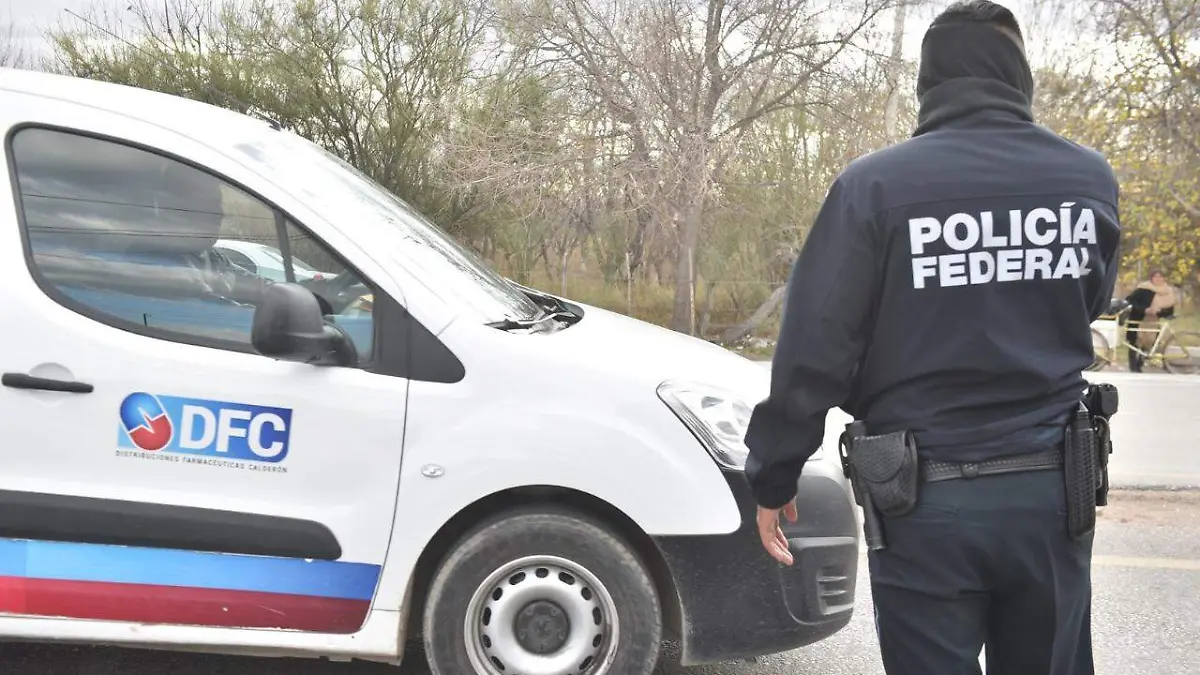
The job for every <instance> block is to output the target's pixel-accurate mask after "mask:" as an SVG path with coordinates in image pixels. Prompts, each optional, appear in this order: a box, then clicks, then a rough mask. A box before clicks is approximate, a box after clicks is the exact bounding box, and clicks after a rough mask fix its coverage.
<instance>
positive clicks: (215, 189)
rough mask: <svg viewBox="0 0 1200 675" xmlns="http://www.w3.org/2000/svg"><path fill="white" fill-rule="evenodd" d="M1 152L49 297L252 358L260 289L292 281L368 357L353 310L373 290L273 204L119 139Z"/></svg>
mask: <svg viewBox="0 0 1200 675" xmlns="http://www.w3.org/2000/svg"><path fill="white" fill-rule="evenodd" d="M11 144H12V147H11V153H12V156H13V163H14V165H15V168H16V175H17V182H18V186H19V191H20V203H21V209H22V216H23V218H22V225H23V227H24V229H25V238H26V242H27V244H26V245H27V246H28V250H29V254H30V258H31V264H32V268H33V273H34V275H35V277H36V278H37V279H38V282H39V284H40V285H41V287H42V288H43V289H44V290H45V291H46V292H47V294H49V295H50V296H52V297H53V298H54V299H55V300H56V301H58V302H60V303H62V304H63V305H65V306H67V307H69V308H71V309H72V310H74V311H77V312H79V313H80V314H83V315H85V316H88V317H90V318H92V319H95V320H97V321H102V322H104V323H107V324H110V325H113V326H116V327H118V328H122V329H124V330H128V331H132V332H137V333H142V334H145V335H149V336H152V337H156V338H160V339H166V340H173V341H176V342H182V343H187V344H195V345H203V346H209V347H217V348H222V349H229V350H233V351H243V352H253V347H251V345H250V329H251V325H252V322H253V317H254V308H255V306H256V305H257V303H258V301H259V299H260V298H261V297H262V293H263V291H264V289H265V288H266V287H267V286H269V285H271V284H273V283H280V282H288V281H291V282H294V283H298V284H300V285H303V286H306V287H308V288H310V289H311V290H312V291H313V292H314V293H315V294H316V295H317V296H318V300H319V301H320V303H321V305H322V307H323V308H324V310H325V312H326V313H327V314H328V315H330V316H329V318H330V319H331V320H333V321H334V322H336V323H338V324H339V325H341V326H343V327H344V328H346V330H347V331H348V332H349V333H350V335H351V336H352V338H353V339H354V340H355V343H356V347H357V348H358V352H359V356H360V359H361V364H362V365H366V364H367V363H368V362H370V360H371V347H372V343H373V340H372V338H373V335H374V325H375V322H374V319H373V316H372V314H371V311H370V303H369V302H366V301H364V302H360V299H361V298H367V299H368V300H369V298H370V297H371V295H372V292H371V290H370V288H369V287H368V285H367V284H366V283H365V282H364V281H363V280H362V279H361V278H359V277H358V276H356V275H355V274H354V273H353V272H352V271H351V270H350V269H349V268H348V266H347V265H346V264H345V263H343V262H342V260H341V259H340V258H338V257H337V256H336V255H335V254H334V253H333V252H332V251H330V250H329V249H328V247H326V246H325V245H324V244H323V243H321V242H319V241H317V240H316V239H315V238H314V237H313V236H312V235H311V234H309V233H308V232H307V231H305V230H304V229H303V228H302V227H301V226H300V225H299V224H297V223H295V222H292V221H290V220H288V219H285V218H284V217H283V215H282V214H280V213H279V212H278V211H277V210H275V209H274V208H272V207H271V206H269V205H267V204H265V203H263V202H262V201H261V200H259V199H257V198H256V197H254V196H252V195H250V194H248V193H246V192H245V191H243V190H241V189H240V188H238V187H235V186H234V185H232V184H231V183H229V182H227V181H224V180H221V179H219V178H217V177H215V176H214V175H212V174H210V173H208V172H206V171H202V170H200V169H197V168H194V167H192V166H191V165H188V164H185V163H183V162H181V161H178V160H175V159H171V158H168V157H165V156H163V155H159V154H157V153H154V152H150V151H148V150H143V149H139V148H135V147H132V146H129V145H125V144H122V143H118V142H115V141H110V140H103V139H99V138H92V137H90V136H85V135H81V134H75V133H70V132H64V131H57V130H50V129H42V128H34V127H30V128H25V129H21V130H20V131H18V132H17V133H16V134H14V135H13V137H12V141H11ZM364 306H365V308H366V309H364Z"/></svg>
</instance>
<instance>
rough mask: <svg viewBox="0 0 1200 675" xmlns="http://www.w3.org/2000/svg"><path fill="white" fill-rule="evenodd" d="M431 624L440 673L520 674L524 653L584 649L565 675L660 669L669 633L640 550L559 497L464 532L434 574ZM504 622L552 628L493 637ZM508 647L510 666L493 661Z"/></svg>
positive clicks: (429, 646) (430, 645) (427, 635)
mask: <svg viewBox="0 0 1200 675" xmlns="http://www.w3.org/2000/svg"><path fill="white" fill-rule="evenodd" d="M523 559H526V562H524V563H521V564H520V565H519V567H514V564H517V563H519V562H520V561H522V560H523ZM522 570H524V574H522ZM563 572H565V576H564V574H563ZM588 575H590V576H591V577H592V578H593V580H594V581H597V582H599V583H598V584H595V586H596V588H591V587H592V586H593V583H592V582H591V581H589V580H588V579H587V578H586V577H587V576H588ZM489 577H491V578H492V580H489ZM514 581H515V583H514ZM485 585H486V588H494V589H496V590H494V591H493V592H492V593H490V594H488V593H487V592H486V588H485ZM505 590H510V593H509V594H508V596H507V597H508V598H511V601H510V600H506V599H505V596H504V591H505ZM477 591H478V593H477ZM548 600H552V601H553V604H548V603H547V602H546V601H548ZM531 602H535V603H536V604H530V603H531ZM504 603H508V604H504ZM523 610H524V611H523ZM609 613H612V614H615V616H616V619H617V620H616V622H615V631H614V626H613V624H612V622H611V620H610V619H609V618H608V616H607V614H609ZM469 614H471V615H474V618H469V617H468V615H469ZM492 616H497V617H498V618H499V617H508V616H516V617H517V618H516V619H515V620H513V621H511V622H510V621H505V620H499V621H497V622H496V623H489V622H490V619H491V617H492ZM551 616H552V617H554V618H549V617H551ZM567 617H574V620H568V619H567ZM580 617H585V618H590V619H592V620H587V621H581V620H580ZM599 617H603V619H599ZM596 620H599V621H600V622H599V624H597V623H595V622H596ZM534 621H536V622H539V623H537V624H536V625H537V628H534V624H533V623H531V622H534ZM422 624H423V625H422V633H423V641H424V645H425V654H426V658H427V659H428V661H429V668H430V671H431V672H432V673H433V675H471V674H476V675H495V673H500V672H503V673H520V672H522V671H521V670H520V666H521V663H522V660H523V659H528V658H537V657H536V656H535V654H537V653H556V652H557V653H562V654H563V658H564V660H566V659H567V658H568V657H567V656H566V654H567V653H570V654H572V655H573V658H579V657H580V656H581V655H582V656H583V657H584V658H583V659H582V660H581V661H580V662H579V663H572V665H571V666H570V667H564V668H563V669H562V671H561V673H562V675H604V674H607V675H651V673H652V672H653V670H654V667H655V665H656V663H657V661H658V655H659V649H660V645H661V640H662V612H661V609H660V603H659V598H658V593H657V592H656V591H655V587H654V583H653V581H651V578H650V574H649V572H648V571H647V570H646V567H645V565H644V564H643V563H642V562H641V560H640V559H639V558H638V556H637V554H636V553H634V551H633V549H632V548H631V547H630V546H629V545H628V544H626V543H625V542H624V541H623V540H622V539H621V537H620V536H619V535H617V534H616V533H614V532H613V531H612V530H610V529H609V528H607V527H605V526H604V525H602V524H600V523H597V522H595V521H593V520H592V519H590V518H588V517H586V516H584V515H582V514H580V513H578V512H576V511H573V510H568V509H566V508H562V507H557V506H542V507H537V508H529V507H525V508H521V509H514V510H512V511H508V512H505V513H502V514H499V515H497V516H495V517H493V518H491V519H489V520H487V521H485V522H484V523H482V524H480V525H479V526H477V527H476V528H474V529H473V530H471V531H470V532H468V533H466V534H465V535H463V537H462V538H461V539H460V540H459V541H458V542H457V543H456V545H455V546H454V548H453V549H451V551H450V553H449V556H448V557H447V558H445V559H444V561H443V562H442V564H441V566H440V568H439V569H438V571H437V573H436V574H435V576H434V578H433V583H432V584H431V585H430V589H429V596H428V599H427V600H426V603H425V612H424V617H423V621H422ZM468 624H470V625H471V626H472V628H471V629H468ZM505 625H508V626H517V625H524V626H525V627H527V628H529V629H530V630H528V631H527V632H526V636H529V635H532V634H533V633H534V631H535V630H540V629H544V628H547V627H550V628H551V630H550V634H549V635H545V634H543V635H541V637H540V640H541V641H540V642H536V640H538V638H534V640H535V642H534V643H530V642H528V641H527V642H526V644H524V645H522V644H521V642H520V641H519V640H517V639H515V634H516V629H511V630H510V631H507V632H506V633H507V635H508V636H509V637H508V639H505V640H499V639H497V640H496V641H493V640H492V636H493V635H502V634H504V633H501V632H500V631H502V630H503V628H502V626H505ZM593 633H594V634H593ZM614 634H615V639H614ZM531 644H532V646H531ZM531 649H532V650H534V651H530V650H531ZM472 653H473V654H474V655H475V657H474V661H473V659H472ZM501 656H511V657H512V658H511V659H510V662H509V663H504V662H503V660H501V661H500V662H501V663H504V666H505V668H504V670H503V671H501V670H499V669H497V668H496V666H494V665H491V664H490V663H487V661H490V660H491V659H492V657H497V658H498V657H501ZM475 663H479V664H481V666H480V667H477V666H476V665H475ZM483 664H486V665H483Z"/></svg>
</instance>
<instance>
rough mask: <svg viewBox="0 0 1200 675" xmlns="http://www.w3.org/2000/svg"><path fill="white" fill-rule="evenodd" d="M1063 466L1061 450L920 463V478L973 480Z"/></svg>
mask: <svg viewBox="0 0 1200 675" xmlns="http://www.w3.org/2000/svg"><path fill="white" fill-rule="evenodd" d="M1062 465H1063V453H1062V449H1060V448H1056V449H1054V450H1048V451H1045V452H1034V453H1029V454H1024V455H1014V456H1012V457H1003V458H1001V459H992V460H987V461H984V462H936V461H933V460H927V461H925V462H922V463H921V477H922V478H923V479H924V480H925V482H926V483H934V482H937V481H943V480H953V479H956V478H975V477H976V476H991V475H995V474H1001V473H1017V472H1020V471H1038V470H1044V469H1054V468H1057V467H1060V466H1062Z"/></svg>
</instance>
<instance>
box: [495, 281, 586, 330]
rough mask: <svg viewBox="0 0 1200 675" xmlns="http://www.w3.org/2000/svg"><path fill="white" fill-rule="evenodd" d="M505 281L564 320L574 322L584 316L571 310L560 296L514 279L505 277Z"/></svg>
mask: <svg viewBox="0 0 1200 675" xmlns="http://www.w3.org/2000/svg"><path fill="white" fill-rule="evenodd" d="M505 281H507V282H508V283H510V284H512V285H513V286H515V287H517V289H518V290H520V291H521V292H522V293H524V294H525V295H527V296H529V298H530V299H532V300H535V304H537V305H538V306H539V307H541V308H543V309H544V310H546V311H549V312H550V314H552V315H553V316H556V317H558V318H559V319H561V320H563V321H567V322H571V323H574V322H576V321H578V320H580V319H581V318H583V317H582V316H580V315H579V314H576V313H575V312H573V311H571V308H570V306H569V305H568V304H567V303H565V302H563V301H562V300H560V299H559V298H556V297H554V296H553V295H550V294H549V293H543V292H542V291H539V290H535V289H533V288H530V287H528V286H525V285H523V284H519V283H517V282H515V281H513V280H512V279H508V278H505ZM537 300H541V301H542V302H540V303H538V302H536V301H537Z"/></svg>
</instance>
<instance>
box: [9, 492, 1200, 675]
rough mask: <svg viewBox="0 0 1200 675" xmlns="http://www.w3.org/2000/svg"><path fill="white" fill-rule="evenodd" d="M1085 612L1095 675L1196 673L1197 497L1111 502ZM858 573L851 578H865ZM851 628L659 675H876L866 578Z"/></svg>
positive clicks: (282, 667) (160, 661)
mask: <svg viewBox="0 0 1200 675" xmlns="http://www.w3.org/2000/svg"><path fill="white" fill-rule="evenodd" d="M1095 553H1096V559H1095V562H1094V570H1093V577H1094V584H1095V591H1094V593H1095V595H1094V597H1095V602H1094V612H1093V625H1094V636H1095V644H1096V661H1097V672H1099V673H1127V674H1129V675H1195V674H1196V673H1200V605H1198V604H1197V600H1196V599H1197V598H1200V492H1194V491H1182V492H1150V491H1129V492H1124V491H1123V492H1120V493H1113V495H1112V499H1111V500H1110V505H1109V506H1108V507H1106V508H1105V509H1104V512H1103V513H1102V515H1101V517H1100V525H1099V529H1098V532H1097V540H1096V552H1095ZM865 568H866V565H865V564H864V565H861V566H860V569H862V570H864V571H865ZM859 589H860V591H861V592H860V594H859V596H858V606H857V608H856V611H855V617H854V619H853V620H852V622H851V624H850V625H849V626H847V627H846V629H844V630H843V631H842V632H840V633H838V634H836V635H834V636H833V637H831V638H829V639H828V640H825V641H823V642H820V643H818V644H816V645H813V646H810V647H808V648H805V649H800V650H797V651H794V652H789V653H786V654H778V655H773V656H769V657H764V658H762V659H759V660H758V662H756V663H728V664H718V665H715V666H709V667H702V668H692V669H685V668H680V667H679V666H677V665H672V664H671V660H672V659H673V655H672V654H670V653H667V654H665V655H664V661H665V662H664V664H663V666H662V667H661V668H659V670H658V675H783V674H785V673H786V674H788V675H794V674H799V673H812V674H813V675H882V674H883V668H882V666H881V665H880V661H879V657H878V653H877V652H878V647H877V643H876V640H875V635H874V632H873V629H872V624H871V606H870V597H869V596H870V593H869V588H868V585H867V579H866V576H865V573H864V574H862V575H860V577H859ZM406 661H407V663H406V665H405V666H404V667H402V668H399V669H397V668H394V667H390V666H386V665H379V664H369V663H348V664H347V663H329V662H324V661H314V660H293V659H251V658H235V657H222V656H208V655H192V654H174V653H169V652H151V651H139V650H132V649H100V648H90V647H61V646H48V645H21V644H7V645H3V646H0V664H2V665H0V672H4V673H20V674H21V675H117V674H118V673H119V674H120V675H165V674H169V675H427V673H428V671H427V670H426V669H425V667H424V664H423V663H422V661H423V655H422V654H421V653H420V652H419V650H413V651H411V652H410V654H409V655H408V656H407V657H406Z"/></svg>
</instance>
